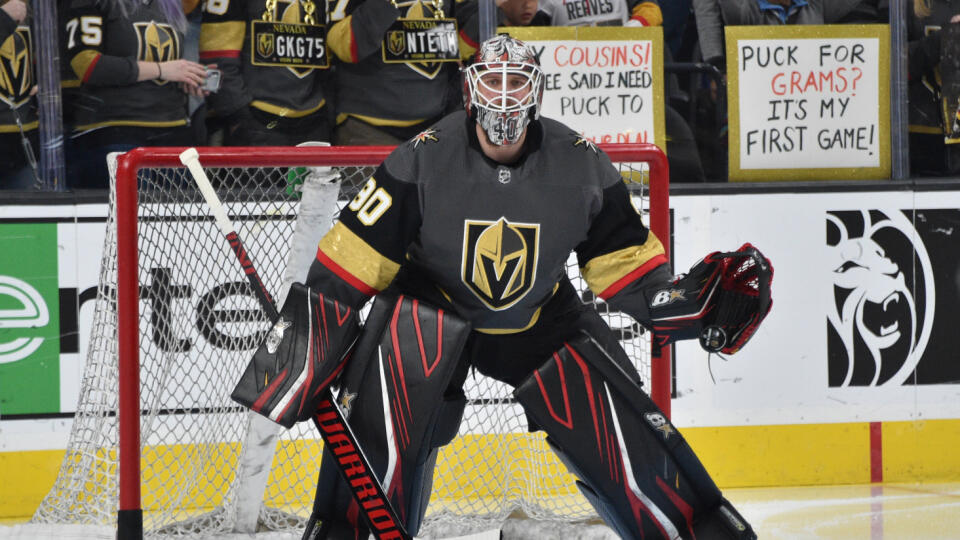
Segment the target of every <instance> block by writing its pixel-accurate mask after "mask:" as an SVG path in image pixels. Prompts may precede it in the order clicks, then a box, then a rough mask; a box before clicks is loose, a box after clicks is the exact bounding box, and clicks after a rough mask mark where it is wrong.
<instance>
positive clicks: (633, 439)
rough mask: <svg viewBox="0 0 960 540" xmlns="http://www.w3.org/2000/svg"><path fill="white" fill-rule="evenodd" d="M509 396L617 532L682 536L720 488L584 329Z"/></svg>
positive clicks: (707, 509)
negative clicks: (530, 419) (579, 336)
mask: <svg viewBox="0 0 960 540" xmlns="http://www.w3.org/2000/svg"><path fill="white" fill-rule="evenodd" d="M514 396H515V397H516V398H517V400H518V401H520V403H521V404H522V405H523V406H524V409H525V410H526V412H527V414H529V415H530V416H531V417H533V419H534V420H535V421H536V422H537V424H539V425H540V426H541V428H542V429H543V430H544V431H546V432H547V437H548V442H550V444H551V446H553V447H554V448H555V449H556V450H557V451H558V453H559V454H560V455H561V457H562V459H564V461H565V463H567V464H568V466H569V467H570V468H571V469H572V472H574V474H576V475H577V476H578V477H579V479H580V480H581V481H582V483H583V484H584V486H585V487H586V488H588V489H589V493H586V491H585V493H586V494H587V495H588V499H590V500H591V502H592V503H593V504H594V505H595V506H596V505H600V506H601V507H598V508H597V510H598V512H599V513H600V514H601V516H603V517H604V518H605V519H606V520H607V524H608V525H610V526H611V527H614V528H615V529H616V530H617V532H618V533H619V534H620V535H621V536H623V537H624V538H641V537H645V538H651V537H654V538H659V537H661V536H662V537H676V536H677V535H681V536H683V537H689V536H691V534H692V531H693V527H694V522H695V521H696V520H697V519H699V518H700V517H701V516H702V515H705V514H706V513H709V512H711V511H712V510H713V509H714V508H716V506H717V505H718V504H719V502H720V500H721V496H720V490H719V489H717V486H716V484H714V482H713V480H712V479H711V478H710V476H709V475H708V474H707V472H706V470H705V469H704V468H703V465H702V464H701V463H700V461H699V460H698V459H697V457H696V455H694V453H693V451H692V450H691V449H690V447H689V446H688V445H687V442H686V441H685V440H684V439H683V437H682V436H681V435H680V433H678V432H677V430H676V429H675V428H674V427H673V425H672V424H671V423H670V422H669V420H668V419H667V418H665V417H664V415H663V414H662V413H661V412H660V410H659V409H658V408H657V406H656V404H654V403H653V401H652V400H651V399H650V398H649V397H648V396H647V395H646V394H645V393H644V392H643V391H642V390H640V388H639V387H638V386H637V385H636V384H635V383H633V382H632V381H631V380H630V379H629V377H628V376H627V374H626V373H624V372H623V370H622V369H621V368H620V367H619V366H617V365H616V363H615V362H614V361H613V360H612V359H611V358H610V356H609V355H608V354H607V353H606V351H604V350H603V349H602V348H601V347H600V346H599V344H597V342H596V341H594V340H593V339H592V338H590V337H589V336H587V335H584V336H582V337H581V338H578V339H576V340H574V341H572V342H569V343H566V344H564V347H563V348H562V349H561V350H559V351H557V353H555V354H554V355H553V357H552V358H551V359H550V360H548V361H547V362H546V363H545V364H544V365H543V366H542V367H540V368H539V369H538V370H537V371H536V372H534V374H533V375H531V376H530V378H528V379H527V380H526V381H524V382H523V383H522V384H521V385H520V386H519V387H518V388H517V389H516V390H515V391H514Z"/></svg>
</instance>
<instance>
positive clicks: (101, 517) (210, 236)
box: [33, 144, 670, 538]
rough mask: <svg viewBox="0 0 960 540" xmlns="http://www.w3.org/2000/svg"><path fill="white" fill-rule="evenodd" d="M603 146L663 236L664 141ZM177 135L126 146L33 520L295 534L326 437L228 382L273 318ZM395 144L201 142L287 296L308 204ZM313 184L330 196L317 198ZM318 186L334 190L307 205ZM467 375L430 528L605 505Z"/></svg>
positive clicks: (503, 403) (639, 347) (246, 235)
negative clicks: (49, 477)
mask: <svg viewBox="0 0 960 540" xmlns="http://www.w3.org/2000/svg"><path fill="white" fill-rule="evenodd" d="M602 147H603V148H604V150H606V151H607V153H608V154H609V155H610V156H611V159H612V160H613V161H614V164H615V165H616V166H618V167H619V168H620V169H621V173H622V174H623V176H624V177H625V180H627V181H628V183H629V184H630V187H631V191H632V193H633V195H634V201H635V203H636V204H637V206H638V209H639V210H640V211H641V213H642V214H643V215H644V217H645V220H646V221H647V223H648V224H649V226H650V227H651V229H652V230H654V232H655V233H656V234H657V235H658V237H660V238H661V239H662V240H663V243H664V245H665V246H668V245H669V220H668V216H667V208H668V203H667V197H668V195H667V193H668V186H667V174H666V160H665V158H664V157H663V154H662V153H661V152H660V151H659V150H657V149H656V148H655V147H653V146H651V145H636V144H635V145H607V146H602ZM180 150H182V149H175V148H166V149H164V148H152V149H138V150H136V151H134V152H131V153H129V154H127V155H125V156H123V157H122V158H121V159H120V167H119V170H118V172H117V173H116V174H115V175H114V176H115V182H111V184H112V187H111V195H110V213H109V217H108V221H107V234H106V241H105V246H104V252H103V258H102V266H101V274H100V283H99V290H98V295H97V301H96V308H95V315H94V324H93V329H92V335H91V337H90V341H89V348H88V351H87V357H86V358H87V359H86V365H85V368H84V375H83V381H82V387H81V397H80V402H79V404H78V408H77V413H76V417H75V419H74V423H73V427H72V431H71V434H70V440H69V444H68V448H67V452H66V455H65V458H64V460H63V463H62V466H61V469H60V472H59V475H58V477H57V480H56V483H55V485H54V486H53V488H52V489H51V491H50V492H49V494H48V495H47V497H46V498H45V499H44V500H43V502H42V503H41V505H40V507H39V508H38V510H37V512H36V514H35V516H34V519H33V521H34V523H62V524H88V525H115V524H116V523H117V516H118V509H119V510H120V512H119V514H120V515H121V522H122V521H123V518H122V516H123V515H124V514H127V515H129V513H130V512H135V513H136V514H137V519H138V520H139V509H142V523H143V531H144V534H145V536H147V537H162V536H165V535H180V536H193V537H211V536H214V535H218V534H223V533H230V532H233V531H241V532H253V531H255V530H256V531H279V532H287V533H289V535H290V537H296V538H299V531H301V530H302V529H303V526H304V525H305V522H306V519H307V517H308V516H309V513H310V507H311V503H312V501H313V497H314V490H315V486H316V475H317V471H318V466H319V460H320V456H321V449H322V443H321V440H320V437H319V435H318V434H317V433H316V431H315V428H313V426H312V424H310V423H308V422H304V423H301V424H299V425H297V426H295V427H294V428H293V429H290V430H282V429H280V428H277V427H275V426H274V425H273V424H270V423H269V422H267V421H265V420H262V419H261V420H257V418H259V417H255V415H249V416H248V413H247V412H246V411H245V410H242V409H241V408H240V407H239V406H238V405H237V404H236V403H234V402H232V401H231V400H230V399H229V394H230V391H231V390H232V388H233V385H234V384H235V383H236V381H237V380H239V377H240V374H241V372H242V370H243V369H244V366H245V365H246V363H247V361H248V359H249V357H250V355H251V353H252V351H253V350H254V349H255V348H256V346H257V345H258V344H259V342H260V341H261V340H262V339H261V338H262V337H263V336H264V333H265V332H266V331H267V329H268V328H269V325H268V323H267V322H266V320H265V318H264V316H263V315H262V314H261V312H260V310H259V309H258V307H257V303H256V300H255V299H254V297H253V295H252V294H251V291H250V289H249V285H248V284H247V282H246V280H245V276H244V275H243V271H242V269H241V267H240V265H239V264H238V263H237V262H236V260H235V258H234V255H233V254H232V253H231V252H230V249H229V246H228V245H227V242H226V241H225V240H224V238H223V236H222V235H221V234H220V233H219V232H218V230H217V228H216V226H215V224H214V222H213V219H212V218H210V217H209V213H208V208H207V207H206V205H205V203H204V202H203V198H202V197H201V195H200V194H199V192H198V190H197V189H196V186H195V184H194V183H193V181H192V180H191V179H190V176H189V174H188V173H187V171H186V169H184V168H183V167H182V165H180V162H179V159H178V156H179V153H180ZM389 150H390V149H389V148H385V147H369V148H360V147H340V148H336V147H333V148H231V149H228V148H206V149H200V159H201V163H202V164H203V165H204V166H205V167H206V170H207V173H208V175H209V176H210V178H211V180H212V183H213V184H214V186H215V189H216V190H217V192H218V194H219V196H220V198H221V200H222V201H223V202H224V204H225V206H226V208H227V211H228V213H229V215H230V217H231V219H232V220H233V222H234V224H235V226H236V229H237V232H238V234H239V237H240V238H241V240H242V241H243V243H244V244H245V246H246V247H247V250H248V252H249V255H250V257H251V259H252V260H253V262H254V264H255V265H256V267H257V269H258V271H259V273H260V275H261V276H262V278H263V279H264V280H265V282H266V285H267V287H268V288H269V289H270V290H271V292H274V294H275V295H276V296H279V297H282V294H283V293H282V291H281V288H282V287H283V286H284V283H283V282H282V281H283V276H284V274H285V271H286V270H287V266H288V263H290V264H297V265H300V266H305V265H308V264H309V259H310V258H311V257H312V255H313V251H315V249H316V242H315V240H311V241H310V242H312V245H308V246H307V248H306V249H307V251H306V252H307V253H308V258H307V262H306V263H305V262H303V259H302V257H301V260H300V262H293V263H291V262H290V261H294V260H295V259H296V257H295V256H294V255H293V254H292V251H295V250H296V249H297V248H296V246H293V249H292V244H295V240H294V236H295V234H294V233H295V229H296V228H297V220H298V216H301V219H306V218H304V217H302V216H304V215H307V214H310V213H311V212H313V214H312V215H313V219H314V220H320V221H321V222H322V226H321V227H319V228H318V227H317V226H316V225H312V227H313V228H315V229H319V230H318V231H317V232H319V233H322V231H323V229H324V228H325V227H327V226H329V224H330V222H331V221H332V215H333V212H335V211H336V210H338V209H339V208H340V207H342V206H343V204H344V203H345V202H347V201H349V200H350V199H351V198H352V197H353V194H354V193H355V192H356V191H357V190H358V189H359V188H360V187H361V186H362V185H363V184H364V182H365V181H366V178H367V177H368V176H369V175H370V174H371V173H372V172H373V169H374V167H375V165H377V164H378V163H379V162H380V161H381V160H382V159H383V158H384V157H385V156H386V154H387V153H388V152H389ZM313 167H317V168H313ZM328 167H329V168H328ZM648 178H649V181H647V179H648ZM641 179H642V180H641ZM311 186H312V187H311ZM317 186H319V188H318V189H319V190H320V191H324V190H325V193H327V195H326V196H325V197H326V198H325V199H324V197H319V198H317V197H314V198H313V199H310V195H308V193H310V189H313V188H317ZM331 193H332V195H331ZM308 200H310V201H313V202H308ZM318 200H319V201H321V202H320V203H319V204H320V205H321V206H322V205H324V204H326V205H328V206H329V208H327V209H322V208H321V211H319V212H318V211H317V210H316V208H312V209H311V208H307V206H308V205H312V206H316V205H317V203H316V201H318ZM324 200H326V201H327V202H323V201H324ZM324 211H326V213H324ZM300 227H305V225H300ZM308 244H309V243H308ZM311 249H312V250H313V251H310V250H311ZM301 251H302V250H301ZM298 272H299V275H300V276H303V275H305V272H306V268H302V271H298ZM569 274H570V276H571V278H573V282H574V284H575V285H576V286H577V288H578V289H579V290H580V292H581V294H582V298H583V299H584V300H585V301H587V302H595V304H596V307H597V309H598V310H599V311H600V312H601V314H602V316H603V317H604V318H605V319H606V320H607V322H608V323H609V324H610V327H611V328H612V329H613V330H614V331H615V332H617V333H618V335H619V337H620V340H621V343H622V345H623V346H624V348H625V349H626V351H627V353H628V354H629V356H630V357H631V358H632V359H633V361H634V362H635V364H636V366H637V368H638V370H639V371H640V373H641V374H642V376H643V378H644V379H645V384H646V390H647V391H648V392H650V393H651V395H652V396H653V398H654V399H655V400H656V401H657V402H658V403H659V404H660V405H661V407H662V408H663V409H665V411H667V412H668V413H669V395H670V371H669V370H670V368H669V359H668V358H665V357H659V358H657V359H656V362H651V353H650V349H651V348H650V335H649V334H648V333H644V331H643V329H642V328H641V327H640V326H639V325H637V324H636V323H634V322H633V321H632V319H630V318H629V317H627V316H626V315H622V314H620V313H615V312H610V311H609V310H608V309H607V306H606V305H605V304H603V303H602V302H600V301H595V300H594V299H593V297H592V295H591V294H590V292H589V290H588V289H587V288H586V286H585V284H584V283H583V281H582V280H581V278H580V277H579V273H578V271H577V268H576V265H575V264H574V261H573V259H571V261H570V264H569ZM288 277H289V274H288ZM300 279H302V277H301V278H300ZM288 281H289V280H288ZM465 392H466V395H467V398H468V406H467V409H466V412H465V414H464V420H463V422H462V425H461V427H460V432H459V435H458V437H457V438H456V439H455V440H454V441H453V442H452V443H451V444H449V445H448V446H446V447H444V448H443V449H442V450H441V454H440V458H439V460H438V465H437V471H436V474H435V480H434V485H433V494H432V497H431V502H430V506H429V509H428V511H427V518H426V520H425V523H424V526H423V528H422V529H421V533H420V535H421V536H422V537H430V536H432V535H447V534H451V531H454V534H466V533H469V532H472V531H474V530H480V529H487V528H491V527H497V526H498V525H499V524H501V523H502V522H503V521H504V520H506V519H507V518H508V516H510V515H511V514H514V515H517V513H519V514H521V515H525V516H527V517H529V518H533V519H536V520H550V521H561V522H575V521H582V520H591V519H595V517H596V514H595V513H594V511H593V510H592V508H591V507H590V505H589V504H588V503H587V501H586V500H585V499H584V498H583V497H582V496H581V495H580V494H579V492H578V491H577V490H576V488H575V486H574V481H573V477H572V476H571V475H570V474H569V473H568V472H567V470H566V468H565V467H564V466H563V465H562V464H561V463H560V462H559V460H558V459H557V458H556V457H555V456H554V455H553V454H552V452H551V451H550V450H549V449H548V447H547V445H546V443H545V441H544V436H543V434H542V433H528V432H527V424H526V419H525V416H524V415H523V412H522V409H521V408H520V406H519V405H518V404H517V403H515V402H514V400H513V399H512V398H511V394H510V388H509V387H507V386H506V385H503V384H501V383H498V382H496V381H492V380H488V379H485V378H484V377H482V376H481V375H479V374H475V375H471V376H470V377H468V379H467V386H466V388H465ZM258 422H259V423H258ZM264 423H266V424H267V426H264ZM121 424H122V425H121ZM123 426H126V427H123ZM131 430H132V431H131ZM120 529H121V530H122V529H124V525H123V523H121V524H120ZM121 532H122V531H121Z"/></svg>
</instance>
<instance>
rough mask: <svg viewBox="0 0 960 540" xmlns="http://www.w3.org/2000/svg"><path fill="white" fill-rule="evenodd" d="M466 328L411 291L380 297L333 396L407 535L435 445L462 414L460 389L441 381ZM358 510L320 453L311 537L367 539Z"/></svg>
mask: <svg viewBox="0 0 960 540" xmlns="http://www.w3.org/2000/svg"><path fill="white" fill-rule="evenodd" d="M469 333H470V324H469V323H468V322H466V321H465V320H463V319H461V318H460V317H458V316H457V315H455V314H453V313H451V312H449V311H446V310H442V309H436V308H434V307H432V306H430V305H428V304H424V303H423V302H421V301H419V300H417V299H415V298H412V297H409V296H400V297H399V298H392V299H391V298H383V297H382V296H378V297H377V298H376V299H375V300H374V304H373V308H372V309H371V312H370V316H369V317H368V318H367V322H366V324H365V325H364V330H363V335H362V336H361V338H360V340H359V342H358V343H357V347H356V349H355V352H354V358H353V360H351V361H350V364H349V365H348V366H347V369H346V371H345V372H344V376H343V382H342V385H341V389H340V393H339V396H338V401H339V403H340V405H341V407H342V408H344V409H347V410H346V411H345V413H346V415H347V420H348V421H349V422H350V426H351V427H352V428H353V430H354V433H355V434H356V436H357V442H358V443H359V444H360V447H361V448H362V450H363V452H364V454H365V455H366V456H367V459H368V460H369V461H370V466H371V467H372V468H373V470H374V472H375V473H376V475H377V477H378V478H379V479H380V480H381V482H382V484H383V488H384V492H385V493H386V494H387V497H388V498H389V500H390V502H391V503H392V505H393V508H394V510H396V512H397V516H398V517H399V518H400V520H401V521H402V522H403V524H404V526H405V528H406V530H407V532H409V533H410V534H411V535H415V534H416V532H417V530H419V528H420V524H421V522H422V520H423V515H424V513H425V512H426V509H427V503H428V502H429V499H430V491H431V488H432V484H433V469H434V464H435V463H436V457H437V449H438V448H439V447H441V446H443V445H445V444H447V443H449V442H450V441H451V440H453V437H454V436H455V435H456V434H457V428H458V427H459V425H460V420H461V418H462V417H463V409H464V405H465V403H466V400H465V398H464V396H463V393H462V391H461V390H460V389H459V388H456V389H454V391H452V392H448V391H447V386H448V384H449V383H450V380H451V376H452V375H453V374H454V371H455V370H456V368H457V366H458V364H459V362H461V353H462V352H463V347H464V345H465V343H466V339H467V336H468V335H469ZM451 393H452V394H453V395H450V394H451ZM359 510H360V509H359V507H358V506H357V503H356V502H355V501H354V499H353V498H352V496H351V491H350V490H349V489H347V486H346V485H345V484H344V483H343V480H342V479H341V478H340V475H339V474H338V472H337V470H336V466H335V464H334V461H333V459H332V458H331V456H330V455H329V454H328V453H327V452H324V458H323V462H322V464H321V467H320V477H319V480H318V483H317V497H316V500H315V502H314V512H313V515H312V516H311V522H312V523H311V525H313V522H316V521H319V522H320V527H319V528H318V531H319V532H318V534H317V535H316V536H314V537H315V538H355V537H356V538H366V534H367V531H366V529H365V527H364V522H363V519H362V517H361V516H360V515H359ZM308 529H310V527H308Z"/></svg>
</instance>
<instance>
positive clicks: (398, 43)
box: [387, 30, 407, 55]
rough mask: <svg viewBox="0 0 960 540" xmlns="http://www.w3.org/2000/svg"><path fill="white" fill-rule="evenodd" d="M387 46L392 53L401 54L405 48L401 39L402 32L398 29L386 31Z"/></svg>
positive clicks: (405, 45)
mask: <svg viewBox="0 0 960 540" xmlns="http://www.w3.org/2000/svg"><path fill="white" fill-rule="evenodd" d="M387 48H388V50H389V51H390V52H391V53H393V54H397V55H399V54H402V53H403V51H405V50H406V48H407V44H406V41H405V40H404V39H403V32H400V31H398V30H394V31H393V32H387Z"/></svg>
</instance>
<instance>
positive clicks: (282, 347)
mask: <svg viewBox="0 0 960 540" xmlns="http://www.w3.org/2000/svg"><path fill="white" fill-rule="evenodd" d="M359 334H360V326H359V325H358V323H357V314H356V310H354V309H351V308H350V307H348V306H347V305H345V304H341V303H339V302H337V301H336V300H334V299H332V298H330V297H327V296H324V295H322V294H320V293H318V292H317V291H313V290H310V289H309V288H307V287H306V286H305V285H301V284H299V283H294V284H293V286H292V287H291V288H290V293H289V294H288V295H287V300H286V302H284V304H283V309H281V310H280V318H279V319H277V321H276V322H275V323H274V325H273V327H272V328H271V329H270V331H269V332H267V335H266V337H265V339H264V340H263V342H262V343H261V345H260V347H259V348H257V350H256V352H255V353H254V354H253V358H252V359H251V360H250V363H249V364H247V368H246V370H244V372H243V375H242V376H241V377H240V382H238V383H237V386H236V387H235V388H234V389H233V393H231V394H230V397H231V398H233V400H234V401H236V402H237V403H239V404H241V405H243V406H245V407H248V408H249V409H251V410H253V411H254V412H257V413H260V414H262V415H263V416H266V417H267V418H269V419H270V420H273V421H274V422H276V423H278V424H280V425H282V426H284V427H286V428H289V427H291V426H293V424H295V423H296V422H299V421H302V420H309V419H310V418H311V417H312V416H313V413H314V412H315V411H316V409H317V407H316V402H317V396H318V395H319V394H320V392H321V391H322V390H324V389H325V388H327V387H328V386H329V385H330V383H332V382H333V380H334V379H336V377H337V376H338V375H339V374H340V372H341V370H342V369H343V366H344V363H345V362H346V361H347V358H348V357H349V351H350V348H351V346H352V345H353V344H354V342H355V341H356V339H357V336H359Z"/></svg>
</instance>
